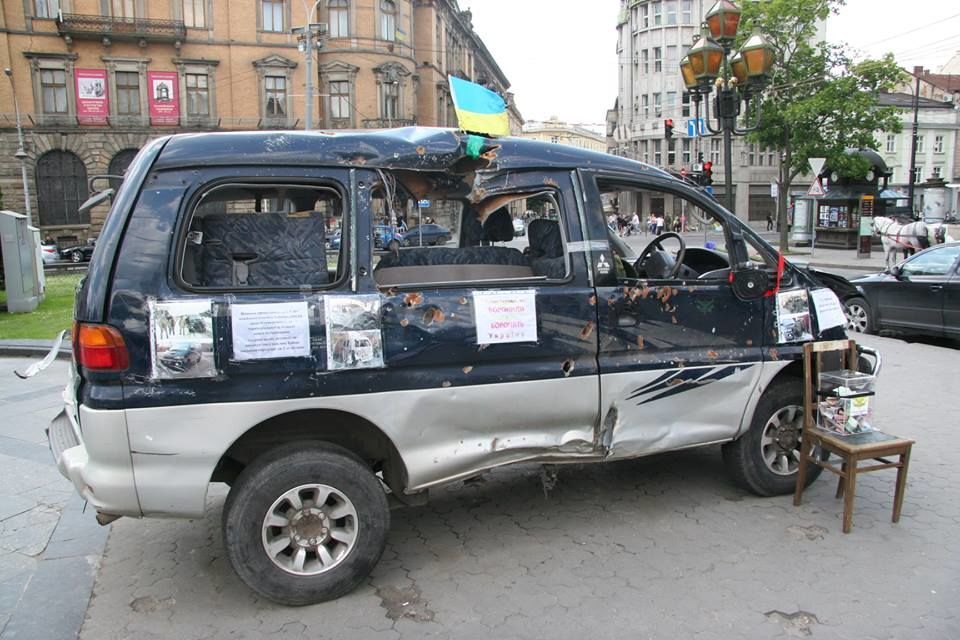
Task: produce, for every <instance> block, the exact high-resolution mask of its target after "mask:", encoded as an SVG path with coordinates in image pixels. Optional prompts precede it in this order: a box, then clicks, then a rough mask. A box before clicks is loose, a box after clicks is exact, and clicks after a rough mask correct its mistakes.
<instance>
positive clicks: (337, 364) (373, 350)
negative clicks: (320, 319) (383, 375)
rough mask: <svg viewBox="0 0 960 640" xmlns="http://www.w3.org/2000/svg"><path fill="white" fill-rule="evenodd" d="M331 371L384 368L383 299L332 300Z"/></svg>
mask: <svg viewBox="0 0 960 640" xmlns="http://www.w3.org/2000/svg"><path fill="white" fill-rule="evenodd" d="M324 315H325V319H326V325H327V336H326V338H327V369H329V370H331V371H336V370H338V369H371V368H375V367H382V366H383V342H382V339H381V336H380V296H378V295H360V296H328V297H327V298H326V301H325V305H324Z"/></svg>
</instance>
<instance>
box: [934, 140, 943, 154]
mask: <svg viewBox="0 0 960 640" xmlns="http://www.w3.org/2000/svg"><path fill="white" fill-rule="evenodd" d="M933 152H934V153H943V136H934V137H933Z"/></svg>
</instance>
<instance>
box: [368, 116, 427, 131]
mask: <svg viewBox="0 0 960 640" xmlns="http://www.w3.org/2000/svg"><path fill="white" fill-rule="evenodd" d="M416 124H417V119H416V118H369V119H367V120H364V121H363V128H364V129H391V128H393V127H413V126H416Z"/></svg>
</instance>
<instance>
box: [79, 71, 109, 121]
mask: <svg viewBox="0 0 960 640" xmlns="http://www.w3.org/2000/svg"><path fill="white" fill-rule="evenodd" d="M73 75H74V78H76V82H77V122H79V123H80V124H107V116H108V115H110V97H109V93H108V92H107V72H106V70H105V69H75V70H74V72H73Z"/></svg>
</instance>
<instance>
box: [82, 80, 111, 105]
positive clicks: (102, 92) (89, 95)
mask: <svg viewBox="0 0 960 640" xmlns="http://www.w3.org/2000/svg"><path fill="white" fill-rule="evenodd" d="M77 94H78V95H77V97H78V98H81V99H84V100H96V99H98V98H103V97H104V96H106V94H107V92H106V89H104V86H103V80H102V79H101V78H79V79H78V80H77Z"/></svg>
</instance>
